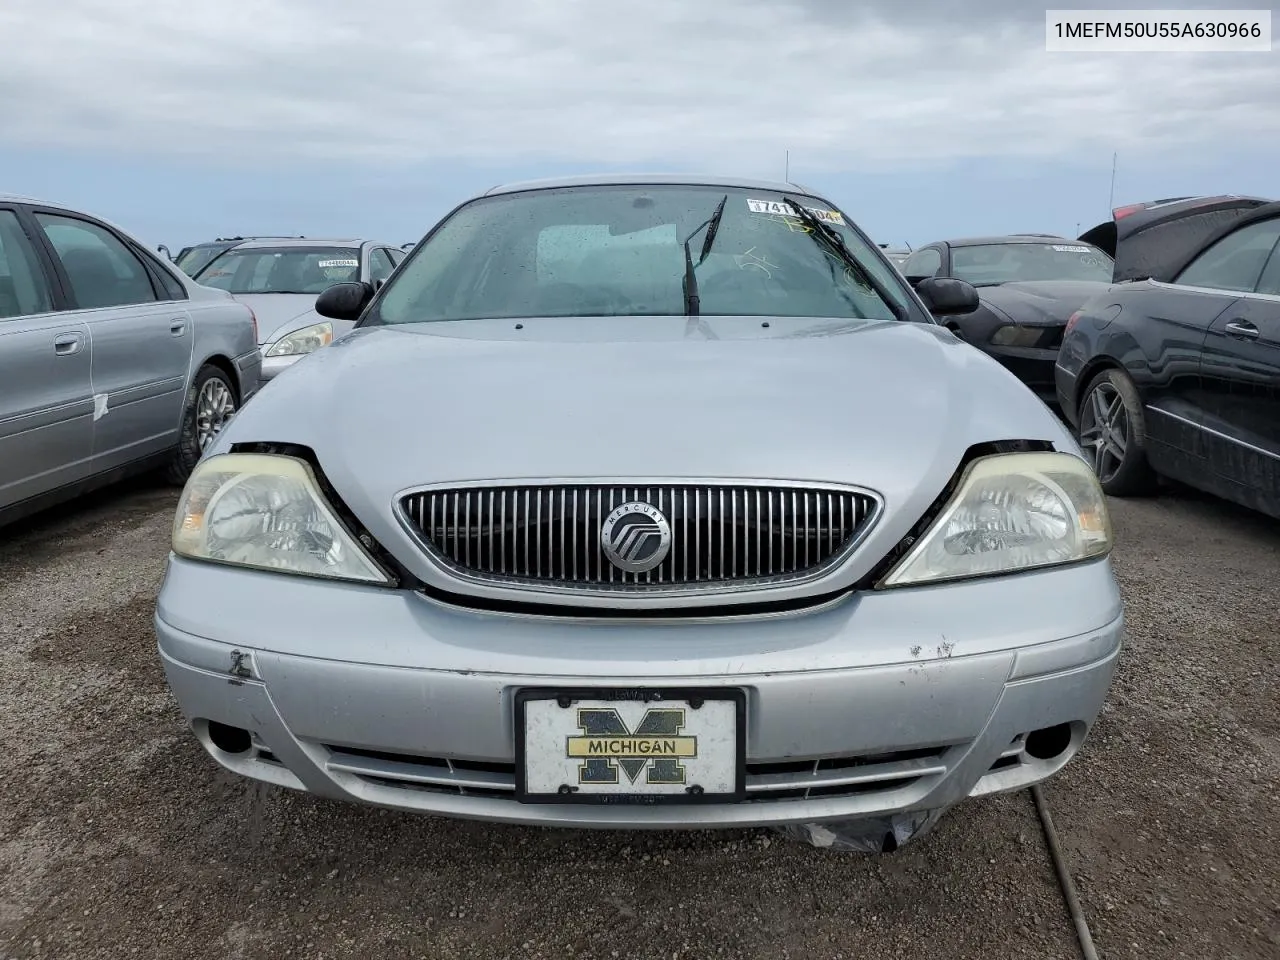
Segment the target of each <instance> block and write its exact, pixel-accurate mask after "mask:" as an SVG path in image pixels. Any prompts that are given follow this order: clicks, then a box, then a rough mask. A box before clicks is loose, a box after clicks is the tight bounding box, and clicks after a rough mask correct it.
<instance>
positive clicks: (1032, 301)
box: [978, 280, 1111, 327]
mask: <svg viewBox="0 0 1280 960" xmlns="http://www.w3.org/2000/svg"><path fill="white" fill-rule="evenodd" d="M1110 286H1111V284H1109V283H1100V282H1098V281H1094V280H1022V281H1017V282H1014V283H1002V284H1000V285H999V286H993V287H981V288H980V289H979V290H978V297H979V300H980V301H981V302H982V303H983V304H985V305H986V306H989V307H994V308H996V309H997V310H999V311H1000V312H1001V313H1003V314H1005V315H1006V316H1007V317H1008V318H1009V319H1010V320H1013V321H1014V322H1016V323H1019V324H1024V325H1026V326H1046V327H1049V326H1058V325H1061V324H1066V322H1067V320H1068V319H1069V318H1070V317H1071V314H1073V313H1074V312H1075V311H1076V310H1078V309H1079V308H1080V307H1081V306H1082V305H1083V304H1084V302H1085V301H1086V300H1088V299H1089V298H1090V297H1093V296H1095V295H1097V294H1099V293H1102V292H1103V291H1104V290H1106V289H1107V288H1108V287H1110Z"/></svg>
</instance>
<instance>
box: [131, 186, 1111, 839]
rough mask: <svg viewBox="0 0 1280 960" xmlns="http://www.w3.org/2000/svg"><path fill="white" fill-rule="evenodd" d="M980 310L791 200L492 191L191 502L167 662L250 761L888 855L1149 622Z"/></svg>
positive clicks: (1042, 741) (275, 397)
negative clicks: (844, 835) (976, 317)
mask: <svg viewBox="0 0 1280 960" xmlns="http://www.w3.org/2000/svg"><path fill="white" fill-rule="evenodd" d="M976 305H977V296H976V292H975V291H974V290H973V288H972V287H970V286H969V285H968V284H966V283H964V282H962V281H955V280H947V279H928V280H923V281H921V282H920V283H919V284H918V285H917V286H916V287H915V289H914V290H913V289H912V287H911V286H910V285H909V284H908V283H907V282H906V281H905V279H904V278H903V277H902V276H901V275H900V274H898V273H897V271H896V270H894V268H893V267H892V265H891V264H890V263H889V262H888V260H887V259H886V258H885V257H884V256H883V254H882V253H881V252H880V250H879V249H878V248H877V247H876V245H875V244H874V243H873V242H871V241H870V240H869V239H868V238H867V236H866V235H865V234H864V233H863V232H862V231H861V230H859V229H858V228H857V227H856V226H855V225H854V224H853V223H852V222H851V221H850V220H849V219H848V218H847V217H846V216H845V215H844V214H843V213H842V212H841V211H840V210H839V209H838V208H837V207H836V206H835V205H834V204H832V203H830V202H829V201H828V200H827V199H825V198H823V197H821V196H819V195H816V194H810V193H808V192H805V191H802V190H801V189H800V188H797V187H795V186H792V185H787V184H780V183H769V182H757V181H749V180H733V179H713V178H706V179H697V180H695V179H693V178H681V177H661V176H654V177H622V176H618V177H609V176H605V177H598V178H591V177H583V178H573V179H566V180H552V181H538V182H533V183H525V184H515V185H511V186H507V187H500V188H495V189H493V190H490V191H489V192H487V193H486V194H484V195H482V196H478V197H474V198H472V199H470V200H467V201H466V202H465V203H463V204H461V205H460V206H458V207H457V208H455V209H454V210H453V211H452V212H451V213H450V214H448V215H447V216H446V217H445V218H444V219H443V221H442V222H441V223H439V224H437V225H436V226H435V228H434V229H433V230H432V231H431V232H430V233H429V234H428V235H427V236H426V238H425V239H424V240H423V241H422V243H420V244H419V245H418V246H417V247H416V248H415V250H414V252H413V253H412V254H411V255H410V257H409V259H408V260H407V261H406V262H405V263H404V264H403V265H402V266H401V267H400V268H399V269H398V270H397V271H396V272H395V273H394V274H393V275H392V276H391V278H390V280H388V281H387V283H386V284H385V285H383V286H382V288H381V289H379V290H376V291H375V290H374V288H373V286H372V285H371V284H369V283H367V282H360V281H357V282H346V283H340V284H337V285H334V286H332V287H330V288H329V289H327V290H325V292H324V293H322V294H321V296H320V297H319V299H318V301H317V304H316V309H317V311H318V312H319V313H320V314H321V315H322V316H325V317H328V318H330V319H333V320H335V321H339V320H340V321H346V322H351V321H356V320H357V319H358V323H357V327H356V329H355V330H354V331H353V332H352V333H350V334H348V335H347V336H346V337H344V338H343V339H342V340H340V341H339V342H337V343H335V344H334V345H333V346H332V347H329V348H327V349H325V350H323V351H320V352H319V353H317V354H316V355H315V356H313V357H312V358H311V359H310V360H308V361H307V362H306V363H304V364H299V365H298V366H296V367H294V368H293V369H292V370H290V371H288V372H287V373H286V374H284V375H283V376H281V377H280V378H278V380H277V381H276V382H275V383H274V384H273V385H272V387H271V388H269V389H267V390H264V391H263V392H262V394H261V395H260V396H259V397H258V398H257V399H256V400H255V401H254V403H253V404H251V405H250V406H249V407H247V408H246V409H244V410H243V411H242V412H241V414H240V415H239V416H238V417H237V418H236V420H235V422H234V423H232V424H231V425H230V427H228V429H227V430H226V431H224V432H223V434H222V435H221V436H220V437H219V439H218V441H217V444H216V448H215V449H213V450H211V451H210V455H209V456H207V457H206V458H205V460H203V461H202V463H201V465H200V467H199V468H198V470H197V473H196V475H195V476H193V477H192V478H191V480H190V481H189V482H188V484H187V487H186V490H185V491H184V493H183V496H182V498H181V502H180V504H179V507H178V514H177V518H176V524H175V527H174V530H175V534H174V540H173V555H172V556H171V558H170V560H169V565H168V572H167V575H166V577H165V580H164V586H163V588H162V590H161V592H160V596H159V601H158V606H157V612H156V621H155V622H156V629H157V632H158V635H159V644H160V651H161V655H162V660H163V664H164V669H165V671H166V674H167V677H168V682H169V684H170V686H171V688H172V690H173V692H174V693H175V694H176V696H177V699H178V701H179V703H180V704H181V705H182V708H183V710H184V712H185V714H186V716H187V718H188V720H189V722H190V724H191V727H192V729H193V731H194V732H195V735H196V736H197V737H198V738H199V740H200V742H201V743H202V744H203V745H204V746H205V748H206V749H207V750H208V752H209V753H210V754H211V755H212V756H213V757H214V758H215V759H216V760H217V762H218V763H220V764H222V765H223V766H224V767H226V768H227V769H229V770H232V771H234V772H237V773H240V774H244V775H246V776H250V777H255V778H258V779H261V780H266V781H269V782H271V783H275V784H279V785H283V786H289V787H294V788H300V789H306V790H311V791H314V792H316V793H318V794H322V795H324V796H328V797H334V798H343V799H348V800H361V801H366V802H370V803H375V804H380V805H383V806H388V807H399V808H402V809H406V810H417V811H424V812H432V813H437V814H448V815H454V816H460V817H472V818H478V819H484V820H495V821H507V822H525V823H541V824H554V825H560V826H573V827H639V828H643V827H667V828H675V827H730V826H734V827H740V826H747V825H763V824H775V825H779V824H806V823H812V822H822V823H826V824H832V823H835V824H839V823H841V822H852V823H855V824H857V823H866V822H867V818H871V817H879V816H883V817H885V818H888V821H891V822H892V824H893V826H892V827H891V828H883V827H882V828H879V834H878V836H876V837H875V840H876V843H877V844H879V843H881V842H882V841H883V843H884V846H885V848H892V847H893V846H894V845H895V844H897V843H900V842H903V840H904V838H908V837H909V836H910V835H912V832H913V831H915V830H917V829H919V828H920V825H921V823H923V822H925V821H926V820H927V819H928V818H929V817H932V816H934V815H935V814H936V813H937V811H941V810H945V809H947V808H949V807H950V806H952V805H953V804H955V803H957V802H959V801H961V800H962V799H964V798H966V797H970V796H977V795H983V794H988V793H992V792H996V791H1002V790H1013V789H1018V788H1022V787H1026V786H1027V785H1029V784H1032V783H1035V782H1037V781H1039V780H1042V779H1044V778H1045V777H1048V776H1050V775H1051V774H1053V773H1055V772H1056V771H1058V770H1060V769H1061V768H1062V767H1063V765H1064V764H1066V763H1067V762H1068V761H1069V760H1070V759H1071V758H1072V757H1073V756H1074V755H1075V754H1076V752H1077V751H1078V750H1079V749H1080V746H1081V744H1082V743H1083V741H1084V739H1085V736H1086V734H1087V732H1088V730H1089V729H1090V727H1091V725H1092V724H1093V722H1094V719H1095V717H1096V716H1097V714H1098V711H1099V709H1100V707H1101V705H1102V703H1103V700H1104V697H1105V695H1106V693H1107V690H1108V686H1109V684H1110V682H1111V678H1112V672H1113V669H1114V667H1115V663H1116V658H1117V653H1118V650H1119V648H1120V644H1121V635H1122V627H1123V615H1122V606H1121V600H1120V596H1119V593H1118V590H1117V586H1116V581H1115V578H1114V576H1113V573H1112V569H1111V564H1110V560H1109V551H1110V548H1111V528H1110V524H1109V520H1108V517H1107V512H1106V505H1105V501H1104V499H1103V497H1102V494H1101V491H1100V489H1099V486H1098V482H1097V479H1096V478H1095V477H1094V475H1093V472H1092V470H1091V469H1090V467H1089V464H1088V463H1087V462H1086V461H1085V460H1084V458H1083V457H1082V456H1081V453H1080V450H1079V448H1078V447H1077V445H1076V444H1075V442H1074V440H1073V439H1072V438H1071V436H1070V435H1069V433H1068V432H1067V430H1066V429H1065V427H1064V426H1063V425H1062V423H1061V422H1060V421H1059V420H1058V419H1057V418H1056V417H1054V416H1053V415H1052V414H1051V413H1050V412H1049V410H1047V409H1046V408H1045V407H1044V406H1042V405H1040V404H1027V403H1023V402H1020V401H1021V399H1022V397H1023V396H1024V394H1025V388H1024V387H1023V386H1022V385H1021V384H1019V383H1018V381H1017V380H1016V378H1014V377H1013V376H1012V375H1011V374H1010V373H1008V372H1007V371H1006V370H1004V369H1003V368H1002V367H1001V366H1000V365H999V364H998V363H996V362H995V361H993V360H991V359H990V358H989V357H986V356H984V355H983V354H981V353H980V352H978V351H975V350H972V349H969V348H967V347H965V346H964V345H963V344H962V343H961V342H960V341H959V340H957V339H956V338H955V337H954V336H952V335H951V334H950V333H948V332H947V331H946V330H944V329H942V328H941V327H940V326H939V324H938V323H937V321H936V320H935V317H941V318H945V317H948V316H951V315H952V314H954V313H956V312H963V311H967V310H972V309H974V307H976ZM931 311H932V315H931ZM228 681H230V682H228ZM930 811H933V812H934V813H930ZM904 824H905V826H904ZM900 827H901V829H899V828H900ZM872 829H876V828H874V827H873V828H872ZM877 849H880V847H879V846H877Z"/></svg>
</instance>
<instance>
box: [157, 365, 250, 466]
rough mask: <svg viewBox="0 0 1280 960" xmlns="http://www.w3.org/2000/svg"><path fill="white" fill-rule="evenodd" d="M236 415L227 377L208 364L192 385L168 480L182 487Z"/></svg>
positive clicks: (233, 397)
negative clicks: (201, 458) (228, 422)
mask: <svg viewBox="0 0 1280 960" xmlns="http://www.w3.org/2000/svg"><path fill="white" fill-rule="evenodd" d="M235 412H236V392H235V388H234V387H233V386H232V385H231V381H230V379H229V378H228V377H227V374H226V373H225V372H224V371H222V370H221V369H220V368H218V367H215V366H214V365H213V364H205V365H204V366H203V367H201V368H200V369H199V370H198V371H197V372H196V376H195V379H194V380H192V381H191V387H190V388H189V389H188V390H187V403H186V406H185V407H184V409H183V413H182V432H181V434H180V436H179V438H178V448H177V449H176V450H175V451H174V453H173V459H172V460H171V461H170V463H169V467H168V469H167V471H166V476H167V477H168V480H169V482H170V483H172V484H174V485H176V486H182V485H183V484H185V483H186V482H187V478H188V477H190V476H191V471H192V470H194V469H195V466H196V462H197V461H198V460H199V459H200V456H201V454H203V453H204V451H205V450H206V449H207V448H208V447H209V445H210V444H211V443H213V441H214V440H215V439H216V438H217V436H218V434H219V433H220V432H222V428H223V427H225V426H226V425H227V421H229V420H230V419H231V417H232V415H234V414H235Z"/></svg>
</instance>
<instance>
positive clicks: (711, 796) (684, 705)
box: [514, 687, 747, 805]
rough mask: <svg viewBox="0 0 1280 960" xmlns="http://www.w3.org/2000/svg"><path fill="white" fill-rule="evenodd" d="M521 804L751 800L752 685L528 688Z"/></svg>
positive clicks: (521, 736)
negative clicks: (748, 693) (748, 743)
mask: <svg viewBox="0 0 1280 960" xmlns="http://www.w3.org/2000/svg"><path fill="white" fill-rule="evenodd" d="M514 706H515V711H514V713H515V758H516V763H515V767H516V769H515V780H516V791H515V798H516V800H517V801H519V802H520V803H587V804H599V803H605V804H623V805H630V804H635V805H649V804H699V803H737V802H740V801H742V800H744V799H745V798H746V752H747V750H746V740H747V729H746V715H747V696H746V691H745V690H742V689H740V688H736V687H714V688H702V687H570V688H565V687H524V688H521V689H518V690H516V692H515V700H514Z"/></svg>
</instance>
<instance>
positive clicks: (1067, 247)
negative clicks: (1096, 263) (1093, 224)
mask: <svg viewBox="0 0 1280 960" xmlns="http://www.w3.org/2000/svg"><path fill="white" fill-rule="evenodd" d="M1049 246H1050V247H1051V248H1052V249H1054V250H1056V251H1058V253H1093V251H1092V250H1091V249H1089V248H1088V247H1080V246H1075V245H1071V244H1065V243H1051V244H1049Z"/></svg>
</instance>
